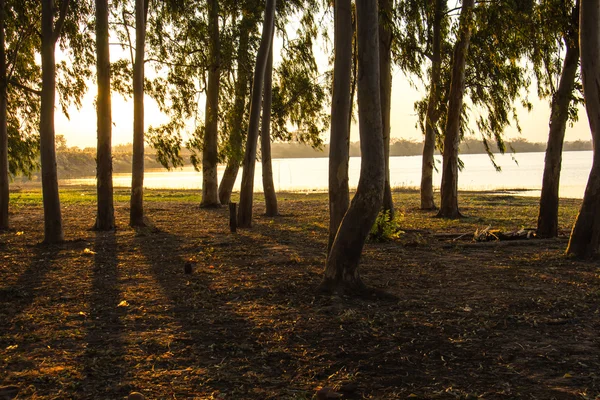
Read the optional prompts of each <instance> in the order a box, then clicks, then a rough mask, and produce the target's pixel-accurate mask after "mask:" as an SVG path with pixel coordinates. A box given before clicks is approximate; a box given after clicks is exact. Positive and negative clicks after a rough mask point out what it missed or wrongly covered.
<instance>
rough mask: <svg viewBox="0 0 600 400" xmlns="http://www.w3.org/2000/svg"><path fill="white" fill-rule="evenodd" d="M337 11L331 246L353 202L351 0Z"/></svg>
mask: <svg viewBox="0 0 600 400" xmlns="http://www.w3.org/2000/svg"><path fill="white" fill-rule="evenodd" d="M334 12H335V15H334V21H335V23H334V25H335V27H334V30H335V32H334V52H335V59H334V68H333V98H332V101H331V135H330V139H329V242H328V245H327V250H331V246H332V245H333V241H334V239H335V236H336V234H337V231H338V228H339V226H340V223H341V222H342V219H343V218H344V215H345V214H346V211H347V210H348V205H349V204H350V193H349V188H348V160H349V152H350V122H351V116H352V115H351V113H352V99H351V97H350V85H351V80H352V77H351V75H352V63H353V58H352V53H353V52H352V36H353V33H352V32H353V31H354V28H353V23H352V2H351V1H350V0H336V1H335V11H334Z"/></svg>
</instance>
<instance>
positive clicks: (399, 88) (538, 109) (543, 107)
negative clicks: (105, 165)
mask: <svg viewBox="0 0 600 400" xmlns="http://www.w3.org/2000/svg"><path fill="white" fill-rule="evenodd" d="M281 46H282V43H281V39H279V38H277V37H276V42H275V48H274V50H275V54H276V55H277V54H278V53H279V51H280V49H281ZM110 50H111V58H112V59H113V60H116V59H118V58H120V57H122V56H124V55H125V54H124V52H123V51H122V50H121V48H120V47H118V46H111V49H110ZM316 51H318V50H316ZM317 62H318V64H319V65H320V66H323V68H321V69H322V71H320V72H323V71H324V69H325V66H326V64H327V57H326V55H325V52H324V51H323V50H321V54H317ZM275 63H276V64H277V56H275ZM152 70H153V68H151V67H150V68H148V67H147V68H146V71H147V72H146V73H147V74H151V73H152ZM96 91H97V89H96V87H95V85H91V86H90V90H89V92H88V93H87V94H86V96H85V98H84V99H83V101H82V105H83V106H82V108H81V110H79V111H77V110H76V109H75V107H72V108H71V109H70V110H69V114H70V116H71V120H68V119H67V118H66V117H65V116H64V115H63V114H62V113H61V112H60V110H59V108H57V112H56V122H55V124H56V134H57V135H64V137H65V138H66V139H67V144H68V145H69V146H77V147H80V148H84V147H95V146H96V109H95V107H94V99H95V96H96ZM424 94H425V91H424V89H423V88H421V89H420V90H419V89H415V88H413V87H411V85H410V84H409V81H408V79H407V78H406V77H405V76H404V75H403V74H402V73H401V72H400V71H397V70H396V71H395V72H394V75H393V88H392V106H391V107H392V112H391V135H392V138H404V139H412V140H415V141H421V140H422V135H421V132H420V131H419V130H418V129H417V127H416V123H417V117H416V114H415V111H414V108H413V105H414V102H415V101H416V100H418V99H421V98H422V97H423V96H424ZM200 100H201V101H203V99H202V98H201V99H200ZM530 100H531V101H532V102H533V104H534V108H533V111H532V112H531V113H528V112H527V111H526V110H525V109H521V110H520V111H519V119H520V123H521V128H522V131H523V133H522V136H521V137H523V138H526V139H527V140H529V141H530V142H544V143H545V142H546V141H547V139H548V122H549V117H550V107H549V105H548V102H547V101H546V100H538V98H537V95H536V94H535V88H532V89H531V94H530ZM144 107H145V119H144V120H145V125H146V127H149V126H151V125H153V126H157V125H160V124H162V123H165V122H166V121H167V117H166V116H165V115H163V114H161V112H160V111H159V110H158V107H157V106H156V104H155V103H154V101H153V100H152V99H150V98H149V97H146V99H145V103H144ZM200 109H201V110H204V106H202V107H201V108H200ZM112 116H113V145H117V144H125V143H131V142H132V140H133V139H132V138H133V102H132V101H131V100H129V101H126V100H125V99H123V97H122V96H120V95H116V94H115V95H113V97H112ZM474 119H475V118H474V117H472V120H474ZM351 135H352V137H351V140H352V141H357V140H358V137H359V135H358V127H357V126H356V125H355V126H353V127H352V132H351ZM506 137H507V139H510V138H516V137H519V134H518V132H517V130H516V129H515V128H514V127H509V128H508V129H507V131H506ZM590 138H591V135H590V129H589V125H588V121H587V115H586V113H585V109H583V108H581V109H580V113H579V121H578V122H577V123H576V124H575V125H574V127H572V128H571V127H567V132H566V138H565V140H567V141H572V140H590ZM324 139H325V141H327V139H328V138H327V137H325V138H324Z"/></svg>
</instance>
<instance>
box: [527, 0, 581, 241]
mask: <svg viewBox="0 0 600 400" xmlns="http://www.w3.org/2000/svg"><path fill="white" fill-rule="evenodd" d="M560 3H561V4H560V5H558V6H557V7H556V8H555V9H557V10H559V14H561V15H560V16H559V18H554V19H559V21H565V22H564V23H562V24H560V25H559V27H557V28H558V29H557V30H559V31H562V32H563V34H562V40H563V42H564V46H565V48H566V52H565V56H564V62H563V67H562V71H561V72H560V82H559V84H558V88H557V89H556V90H554V85H553V84H552V83H551V82H552V78H553V77H554V76H553V74H551V76H548V77H546V79H545V81H548V80H549V81H550V82H549V85H548V86H550V87H551V89H550V91H551V94H552V101H551V114H550V132H549V134H548V145H547V147H546V158H545V161H544V176H543V179H542V194H541V196H540V210H539V214H538V226H537V235H538V236H539V237H556V236H558V200H559V197H558V187H559V182H560V170H561V162H562V149H563V142H564V139H565V131H566V128H567V122H568V120H569V118H571V117H573V115H574V114H573V113H574V112H575V113H576V111H573V110H572V104H576V101H574V100H576V99H575V97H574V93H573V92H574V90H575V80H576V77H577V70H578V66H579V42H578V41H579V31H578V25H579V21H578V18H579V1H578V0H577V1H576V3H575V5H574V6H573V7H565V5H564V4H562V3H564V2H563V1H561V2H560ZM569 3H570V1H569ZM569 14H570V15H569ZM544 16H546V15H545V14H542V17H544ZM547 21H548V18H544V19H543V20H542V21H539V23H540V25H538V26H539V28H538V29H539V30H542V31H543V30H544V28H545V27H544V25H542V24H544V23H545V24H547V23H548V22H547ZM552 33H554V32H552ZM552 36H554V35H552ZM553 41H554V42H556V41H555V40H553ZM544 50H545V51H546V53H547V52H549V51H551V50H554V51H555V52H556V53H560V52H561V51H560V48H558V49H544ZM546 57H548V55H547V54H546V55H543V56H542V57H540V58H541V61H543V62H544V64H547V65H546V68H545V70H546V71H550V70H551V68H552V64H554V63H548V62H547V58H546ZM553 61H554V60H553ZM534 62H535V60H534ZM539 75H540V74H538V81H542V80H544V79H543V78H541V77H539ZM575 115H576V114H575Z"/></svg>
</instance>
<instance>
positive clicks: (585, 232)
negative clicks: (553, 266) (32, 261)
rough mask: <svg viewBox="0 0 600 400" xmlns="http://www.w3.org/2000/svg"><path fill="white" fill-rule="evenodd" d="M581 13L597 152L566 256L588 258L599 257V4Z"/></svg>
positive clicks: (588, 2) (590, 1)
mask: <svg viewBox="0 0 600 400" xmlns="http://www.w3.org/2000/svg"><path fill="white" fill-rule="evenodd" d="M579 13H580V17H579V43H580V51H581V78H582V82H583V94H584V98H585V108H586V111H587V115H588V120H589V124H590V129H591V133H592V142H593V146H594V151H593V162H592V169H591V171H590V176H589V179H588V183H587V186H586V188H585V194H584V195H583V203H582V204H581V209H580V210H579V215H578V216H577V221H576V222H575V225H574V227H573V231H572V232H571V238H570V240H569V246H568V247H567V254H570V255H573V256H575V257H577V258H589V257H597V256H598V255H599V254H600V209H599V208H598V204H599V203H600V2H599V1H594V0H582V1H581V5H580V9H579Z"/></svg>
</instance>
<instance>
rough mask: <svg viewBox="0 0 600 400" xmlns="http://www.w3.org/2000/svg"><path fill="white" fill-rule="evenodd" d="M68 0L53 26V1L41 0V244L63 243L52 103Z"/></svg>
mask: <svg viewBox="0 0 600 400" xmlns="http://www.w3.org/2000/svg"><path fill="white" fill-rule="evenodd" d="M68 4H69V2H68V0H63V1H62V3H61V15H60V17H59V19H58V22H57V24H58V25H57V26H56V28H55V27H54V1H53V0H43V1H42V52H41V53H42V54H41V56H42V99H41V108H40V156H41V164H42V194H43V198H44V199H43V203H44V242H45V243H57V242H62V241H63V240H64V233H63V227H62V216H61V210H60V198H59V194H58V174H57V170H56V144H55V132H54V103H55V89H56V80H55V79H56V77H55V72H56V65H55V60H54V49H55V46H56V41H57V40H58V37H59V35H60V31H61V30H62V23H64V18H65V13H66V12H67V7H68Z"/></svg>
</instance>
